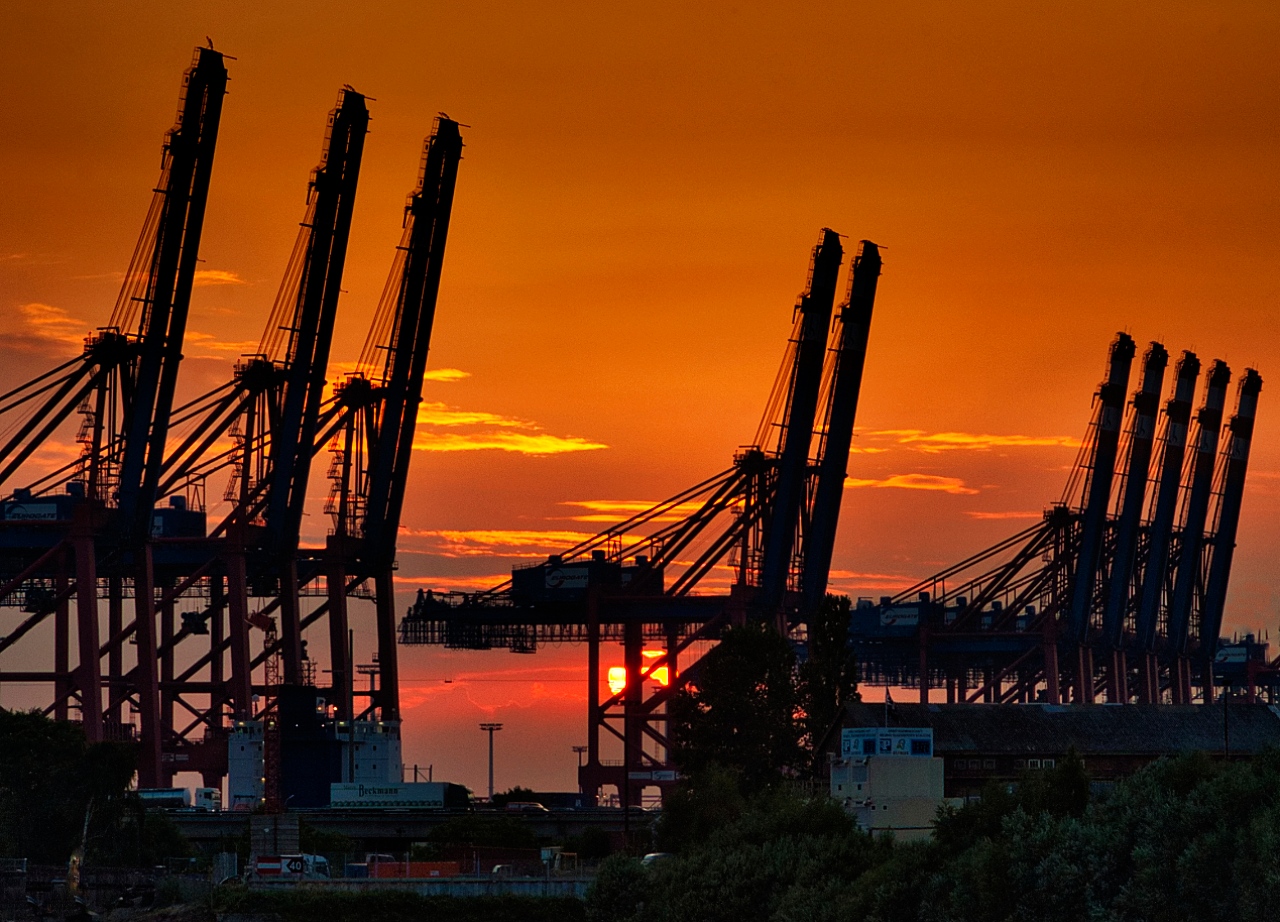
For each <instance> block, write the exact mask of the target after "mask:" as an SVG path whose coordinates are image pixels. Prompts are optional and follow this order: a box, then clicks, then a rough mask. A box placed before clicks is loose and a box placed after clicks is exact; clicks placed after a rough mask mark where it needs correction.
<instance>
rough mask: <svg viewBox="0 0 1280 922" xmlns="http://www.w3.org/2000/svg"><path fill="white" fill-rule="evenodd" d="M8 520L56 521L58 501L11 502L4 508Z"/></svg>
mask: <svg viewBox="0 0 1280 922" xmlns="http://www.w3.org/2000/svg"><path fill="white" fill-rule="evenodd" d="M4 517H5V520H6V521H8V522H56V521H57V520H58V506H57V504H56V503H10V504H9V505H8V506H6V507H5V510H4Z"/></svg>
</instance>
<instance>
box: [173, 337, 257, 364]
mask: <svg viewBox="0 0 1280 922" xmlns="http://www.w3.org/2000/svg"><path fill="white" fill-rule="evenodd" d="M182 345H183V348H184V349H185V350H188V354H186V357H187V358H192V359H220V358H226V356H227V355H228V354H230V355H246V354H250V353H252V352H254V351H255V350H256V349H257V348H258V343H257V341H256V340H239V341H234V340H233V341H227V340H222V339H219V338H218V337H216V336H214V335H213V334H212V333H201V332H199V331H198V330H188V331H187V333H186V336H185V337H184V338H183V342H182ZM200 349H207V350H210V351H212V352H213V353H214V354H213V355H194V354H190V350H200Z"/></svg>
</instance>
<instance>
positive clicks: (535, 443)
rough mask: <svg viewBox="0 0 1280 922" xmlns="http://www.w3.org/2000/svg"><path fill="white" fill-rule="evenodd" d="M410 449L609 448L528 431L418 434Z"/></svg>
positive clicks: (549, 451) (546, 451) (534, 451)
mask: <svg viewBox="0 0 1280 922" xmlns="http://www.w3.org/2000/svg"><path fill="white" fill-rule="evenodd" d="M413 447H414V449H416V450H417V451H511V452H516V453H518V454H522V455H561V454H565V453H567V452H573V451H596V450H598V449H601V448H608V447H609V446H608V445H605V444H604V443H603V442H592V441H589V440H588V439H582V438H578V437H576V436H570V437H567V438H566V437H564V436H559V435H548V434H546V433H529V432H478V433H474V434H468V433H461V432H421V431H420V432H418V434H417V435H416V436H415V437H414V440H413Z"/></svg>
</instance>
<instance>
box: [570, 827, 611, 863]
mask: <svg viewBox="0 0 1280 922" xmlns="http://www.w3.org/2000/svg"><path fill="white" fill-rule="evenodd" d="M564 850H565V851H566V852H573V853H574V854H575V855H577V856H578V859H579V860H580V861H586V862H592V861H600V860H601V859H602V858H607V857H609V856H610V855H611V854H613V842H612V841H611V840H610V838H609V833H607V832H605V831H604V830H603V829H600V828H598V827H596V826H588V827H587V828H586V829H584V830H582V832H581V833H580V834H578V835H576V836H570V837H568V838H567V839H565V840H564Z"/></svg>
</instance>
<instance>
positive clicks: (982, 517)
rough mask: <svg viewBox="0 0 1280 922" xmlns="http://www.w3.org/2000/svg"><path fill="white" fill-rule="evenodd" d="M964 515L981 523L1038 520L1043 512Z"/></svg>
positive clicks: (969, 513)
mask: <svg viewBox="0 0 1280 922" xmlns="http://www.w3.org/2000/svg"><path fill="white" fill-rule="evenodd" d="M965 515H967V516H969V518H971V519H978V520H979V521H983V522H987V521H992V522H1003V521H1006V520H1009V519H1039V518H1043V517H1044V513H1043V512H966V513H965Z"/></svg>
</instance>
